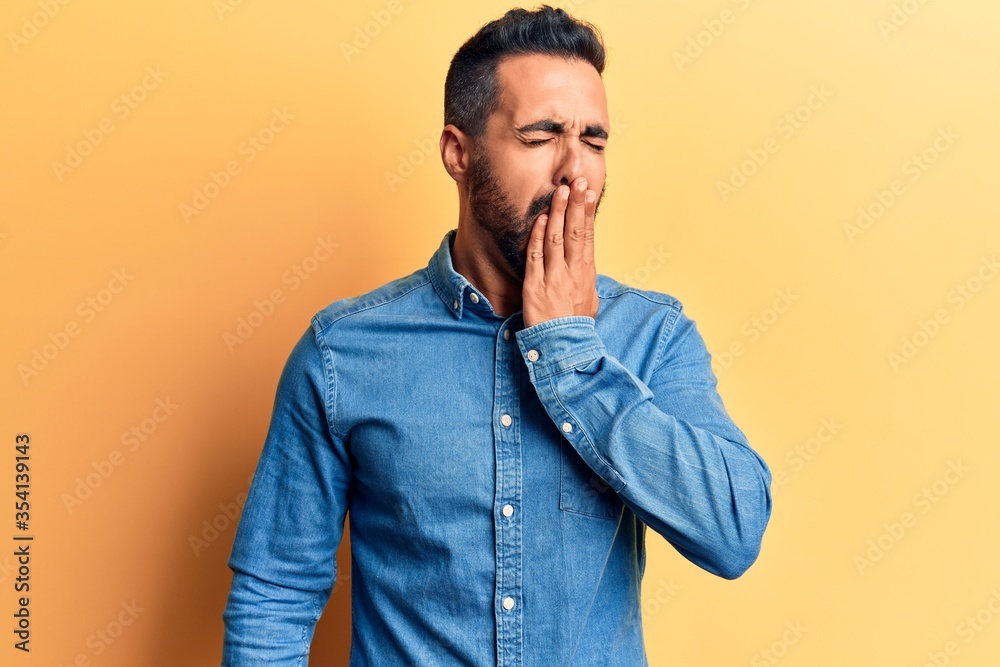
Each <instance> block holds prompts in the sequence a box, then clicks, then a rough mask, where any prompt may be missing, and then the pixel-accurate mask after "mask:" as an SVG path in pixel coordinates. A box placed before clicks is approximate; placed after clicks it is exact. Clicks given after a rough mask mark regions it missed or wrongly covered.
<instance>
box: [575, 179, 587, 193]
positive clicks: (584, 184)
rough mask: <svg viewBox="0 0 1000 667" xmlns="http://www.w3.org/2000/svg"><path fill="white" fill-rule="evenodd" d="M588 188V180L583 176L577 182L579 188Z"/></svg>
mask: <svg viewBox="0 0 1000 667" xmlns="http://www.w3.org/2000/svg"><path fill="white" fill-rule="evenodd" d="M586 188H587V181H585V180H583V179H582V178H581V179H580V180H579V181H577V182H576V189H577V190H585V189H586Z"/></svg>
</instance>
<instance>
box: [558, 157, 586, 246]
mask: <svg viewBox="0 0 1000 667" xmlns="http://www.w3.org/2000/svg"><path fill="white" fill-rule="evenodd" d="M571 185H572V186H573V192H572V194H571V195H570V196H569V205H568V207H567V210H566V220H565V222H564V223H563V227H564V231H563V237H564V241H563V243H564V244H565V247H566V251H565V256H566V265H567V266H576V265H577V264H578V263H579V262H580V261H582V260H583V253H584V251H585V248H584V234H585V231H586V220H585V217H586V215H585V214H586V211H585V205H586V202H585V201H584V197H585V196H586V194H587V179H585V178H583V177H582V176H581V177H580V178H578V179H576V181H575V182H573V183H572V184H571Z"/></svg>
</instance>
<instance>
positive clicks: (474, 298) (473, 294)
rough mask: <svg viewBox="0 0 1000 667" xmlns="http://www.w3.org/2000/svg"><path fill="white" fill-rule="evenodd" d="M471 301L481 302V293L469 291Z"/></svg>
mask: <svg viewBox="0 0 1000 667" xmlns="http://www.w3.org/2000/svg"><path fill="white" fill-rule="evenodd" d="M469 301H471V302H472V303H479V295H478V294H476V293H475V292H471V293H469Z"/></svg>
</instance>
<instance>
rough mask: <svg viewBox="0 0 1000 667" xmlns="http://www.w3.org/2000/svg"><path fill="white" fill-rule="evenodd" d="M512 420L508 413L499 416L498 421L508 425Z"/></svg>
mask: <svg viewBox="0 0 1000 667" xmlns="http://www.w3.org/2000/svg"><path fill="white" fill-rule="evenodd" d="M513 421H514V420H513V419H511V418H510V415H504V416H502V417H500V423H501V424H503V425H504V426H510V425H511V423H512V422H513Z"/></svg>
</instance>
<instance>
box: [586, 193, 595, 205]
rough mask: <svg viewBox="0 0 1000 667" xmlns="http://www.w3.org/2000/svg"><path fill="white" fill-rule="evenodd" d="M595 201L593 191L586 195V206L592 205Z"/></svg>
mask: <svg viewBox="0 0 1000 667" xmlns="http://www.w3.org/2000/svg"><path fill="white" fill-rule="evenodd" d="M596 199H597V194H596V193H595V192H594V191H593V190H591V191H590V192H588V193H587V203H588V204H593V203H594V201H595V200H596Z"/></svg>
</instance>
